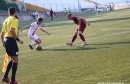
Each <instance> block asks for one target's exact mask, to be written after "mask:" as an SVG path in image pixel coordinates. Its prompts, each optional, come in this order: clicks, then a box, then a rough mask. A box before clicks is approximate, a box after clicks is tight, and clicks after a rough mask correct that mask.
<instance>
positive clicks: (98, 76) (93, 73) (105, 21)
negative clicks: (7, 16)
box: [0, 9, 130, 84]
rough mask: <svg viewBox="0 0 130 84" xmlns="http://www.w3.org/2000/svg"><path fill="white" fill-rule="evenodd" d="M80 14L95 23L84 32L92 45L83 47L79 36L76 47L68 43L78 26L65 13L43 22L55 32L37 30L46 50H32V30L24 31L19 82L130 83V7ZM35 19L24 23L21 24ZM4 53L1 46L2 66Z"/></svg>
mask: <svg viewBox="0 0 130 84" xmlns="http://www.w3.org/2000/svg"><path fill="white" fill-rule="evenodd" d="M76 15H77V16H81V17H84V18H86V20H87V21H89V22H90V24H91V26H90V27H87V29H86V30H85V32H84V35H85V37H86V38H87V41H88V43H89V45H88V46H85V47H80V45H81V44H82V41H81V40H80V38H79V37H78V39H77V40H76V42H75V43H74V45H73V46H72V47H70V46H67V45H65V42H67V41H70V40H71V38H72V36H73V33H74V31H75V29H76V28H77V25H75V24H73V22H72V21H69V20H67V18H66V17H65V16H59V17H56V18H54V21H53V22H51V21H44V22H43V24H42V26H45V29H46V30H47V31H48V32H50V33H51V35H46V34H45V33H43V32H41V31H39V30H38V31H37V32H36V33H37V34H38V35H39V37H40V38H41V40H42V43H41V45H42V47H43V50H42V51H36V50H30V49H29V47H28V44H29V43H31V41H30V40H29V39H28V36H27V32H28V29H27V30H24V31H23V32H22V33H21V34H20V38H21V39H22V40H23V41H24V44H23V45H20V44H19V49H20V52H19V64H18V70H17V75H16V78H17V79H16V80H17V81H18V83H19V84H106V83H109V84H113V83H116V84H117V83H120V84H121V83H122V84H130V9H125V10H118V11H110V12H105V13H99V14H98V15H97V16H96V15H94V14H90V13H81V14H76ZM31 22H32V21H26V22H20V27H24V26H25V25H27V24H29V23H31ZM0 44H1V42H0ZM4 55H5V50H4V48H3V47H2V45H1V47H0V58H1V59H0V67H1V69H2V65H3V59H4ZM2 76H3V73H2V72H0V77H1V78H2ZM9 77H10V76H9ZM0 84H4V83H1V82H0Z"/></svg>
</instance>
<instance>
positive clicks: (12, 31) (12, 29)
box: [10, 27, 23, 44]
mask: <svg viewBox="0 0 130 84" xmlns="http://www.w3.org/2000/svg"><path fill="white" fill-rule="evenodd" d="M10 32H11V33H12V35H13V38H15V39H16V40H17V41H18V42H19V43H20V44H23V41H22V40H20V39H19V38H18V36H17V35H16V33H15V28H13V27H11V28H10Z"/></svg>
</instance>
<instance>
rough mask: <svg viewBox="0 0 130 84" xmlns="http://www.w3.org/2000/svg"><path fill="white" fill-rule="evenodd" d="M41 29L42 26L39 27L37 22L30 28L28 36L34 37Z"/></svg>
mask: <svg viewBox="0 0 130 84" xmlns="http://www.w3.org/2000/svg"><path fill="white" fill-rule="evenodd" d="M39 27H41V25H38V24H37V22H33V23H32V24H31V26H30V28H29V32H28V34H30V35H34V34H35V32H36V30H37V29H38V28H39Z"/></svg>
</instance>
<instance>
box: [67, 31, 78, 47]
mask: <svg viewBox="0 0 130 84" xmlns="http://www.w3.org/2000/svg"><path fill="white" fill-rule="evenodd" d="M77 35H78V29H77V30H76V31H75V33H74V35H73V37H72V40H71V42H66V44H67V45H69V46H72V45H73V43H74V42H75V40H76V38H77Z"/></svg>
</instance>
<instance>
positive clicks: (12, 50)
mask: <svg viewBox="0 0 130 84" xmlns="http://www.w3.org/2000/svg"><path fill="white" fill-rule="evenodd" d="M4 46H5V50H6V53H7V54H8V55H9V56H18V51H19V49H18V45H17V42H16V40H15V39H14V38H10V37H7V38H5V39H4Z"/></svg>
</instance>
